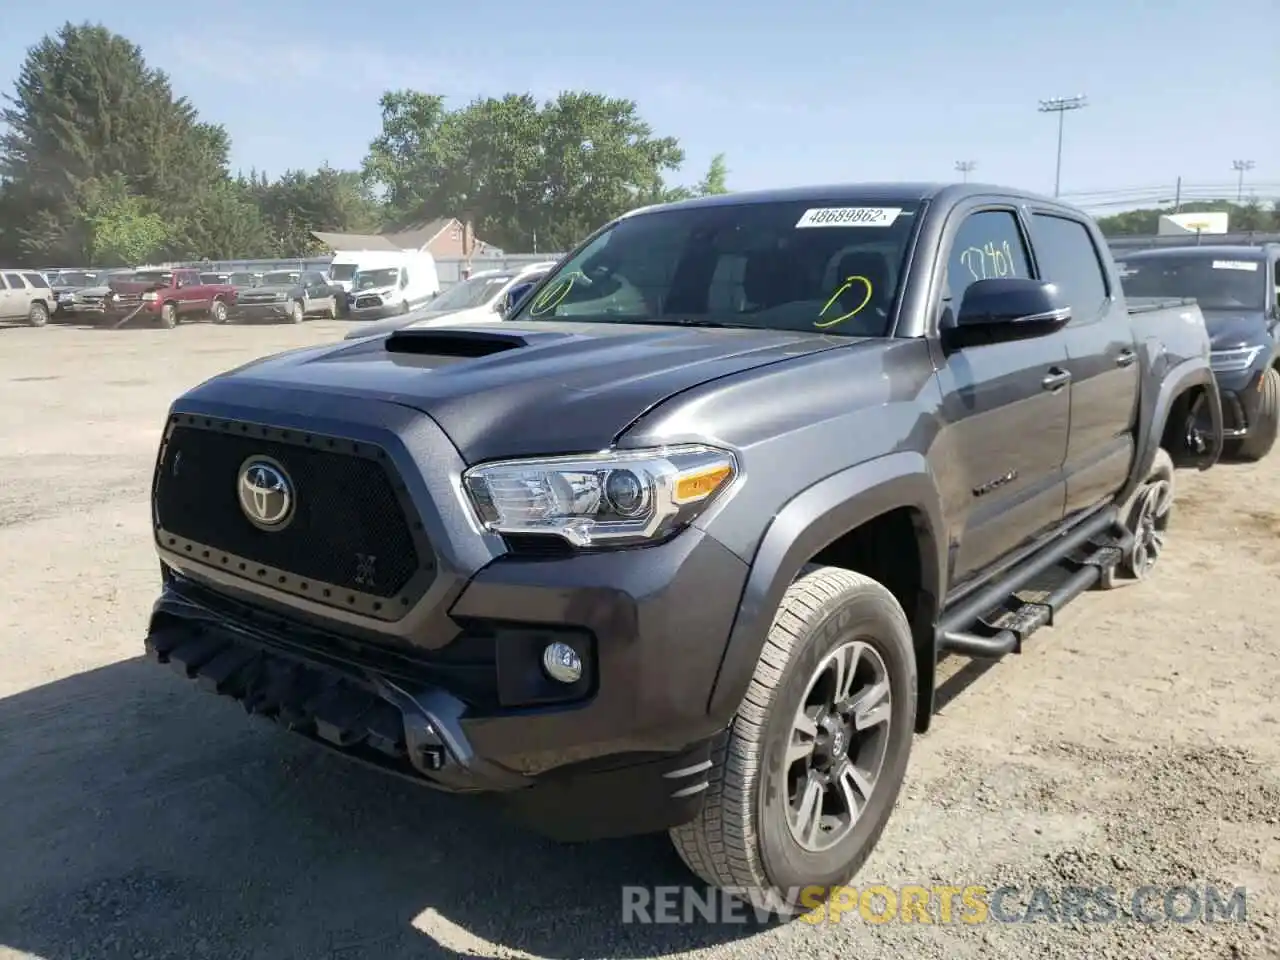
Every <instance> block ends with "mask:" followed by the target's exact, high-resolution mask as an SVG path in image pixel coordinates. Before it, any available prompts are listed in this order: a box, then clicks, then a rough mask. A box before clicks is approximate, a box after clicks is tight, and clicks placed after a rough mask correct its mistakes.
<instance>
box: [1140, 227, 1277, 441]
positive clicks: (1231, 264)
mask: <svg viewBox="0 0 1280 960" xmlns="http://www.w3.org/2000/svg"><path fill="white" fill-rule="evenodd" d="M1119 266H1120V268H1121V276H1122V277H1123V278H1124V281H1123V282H1124V288H1125V292H1126V293H1127V294H1129V295H1130V296H1147V297H1192V298H1194V299H1195V301H1196V303H1198V304H1199V305H1200V311H1201V312H1202V313H1203V314H1204V318H1205V323H1206V324H1208V327H1209V338H1210V340H1211V341H1212V343H1213V370H1214V374H1215V375H1216V376H1217V378H1218V387H1219V389H1220V390H1221V393H1222V409H1223V416H1224V419H1225V421H1226V437H1227V445H1226V453H1227V455H1228V456H1230V457H1233V458H1237V459H1241V460H1261V459H1262V458H1263V457H1265V456H1266V455H1267V454H1268V453H1270V452H1271V449H1272V448H1273V447H1274V446H1275V443H1276V436H1277V434H1278V433H1280V349H1278V347H1280V244H1275V243H1271V244H1265V245H1261V246H1244V245H1241V246H1217V245H1209V244H1206V245H1204V246H1185V247H1160V248H1157V249H1154V250H1144V251H1142V252H1137V253H1126V254H1124V257H1123V262H1122V263H1121V264H1119Z"/></svg>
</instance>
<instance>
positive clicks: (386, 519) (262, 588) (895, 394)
mask: <svg viewBox="0 0 1280 960" xmlns="http://www.w3.org/2000/svg"><path fill="white" fill-rule="evenodd" d="M1222 442H1223V441H1222V409H1221V404H1220V401H1219V396H1218V392H1217V387H1216V385H1215V381H1214V376H1213V371H1212V369H1211V368H1210V364H1209V339H1208V336H1207V333H1206V330H1205V326H1204V322H1203V319H1202V317H1201V316H1200V313H1199V311H1198V309H1197V307H1196V305H1195V304H1194V302H1190V301H1180V300H1174V301H1169V302H1167V303H1158V302H1143V303H1141V304H1136V305H1135V304H1127V303H1126V301H1125V297H1124V294H1123V291H1122V289H1121V286H1120V280H1119V278H1118V276H1117V273H1116V269H1115V266H1114V263H1113V262H1112V260H1111V257H1110V255H1109V253H1108V250H1107V246H1106V244H1105V243H1104V242H1103V240H1102V238H1101V237H1100V235H1099V234H1098V232H1097V229H1096V227H1095V225H1094V223H1093V222H1092V221H1091V220H1090V219H1089V218H1088V217H1087V216H1085V215H1084V214H1082V213H1080V212H1078V211H1077V210H1075V209H1073V208H1071V207H1068V206H1064V205H1062V204H1060V203H1058V202H1056V201H1053V200H1049V199H1046V198H1043V197H1039V196H1033V195H1029V194H1024V193H1018V192H1015V191H1010V190H1007V189H1003V188H999V187H988V186H978V185H946V186H931V185H915V184H881V185H860V186H835V187H825V188H809V189H795V190H786V191H776V192H761V193H739V194H731V195H728V196H722V197H714V198H703V199H698V200H692V201H687V202H682V203H677V204H673V205H667V206H660V207H653V208H646V209H643V210H638V211H635V212H633V213H631V214H628V215H626V216H624V217H621V218H620V219H618V220H616V221H614V222H611V223H609V224H607V225H606V226H604V227H602V228H601V229H600V230H599V231H597V232H596V233H595V234H593V235H592V236H591V237H589V238H588V239H587V240H586V241H585V242H584V243H583V244H582V245H581V246H580V247H579V248H578V249H577V250H575V251H574V252H573V253H571V254H570V255H568V256H567V257H566V258H565V259H564V260H562V261H561V263H560V264H559V265H558V266H557V268H556V269H554V270H553V271H551V273H550V274H549V275H548V276H547V277H546V278H544V279H543V280H542V281H541V283H540V284H539V285H538V286H537V287H536V288H534V289H533V290H532V291H530V292H529V294H528V295H527V296H525V297H524V299H523V300H522V301H521V303H520V304H519V305H518V306H517V307H516V308H515V309H514V311H513V312H512V313H511V314H510V315H509V316H508V318H507V320H506V321H505V322H503V323H500V324H495V325H489V326H476V327H466V326H455V327H446V328H434V329H406V330H400V331H396V332H394V333H392V334H390V335H389V336H383V337H372V338H369V339H365V340H357V341H344V342H339V343H336V344H329V345H325V346H319V347H308V348H303V349H299V350H293V351H290V352H288V353H284V354H281V355H278V356H275V357H270V358H265V359H262V360H259V361H256V362H253V363H250V364H248V365H246V366H242V367H240V368H238V369H236V370H233V371H230V372H228V373H226V374H224V375H222V376H220V377H215V378H214V379H212V380H210V381H208V382H206V383H204V384H202V385H200V386H198V387H196V388H195V389H193V390H191V391H190V392H188V393H187V394H185V395H183V396H182V397H181V398H179V399H178V400H177V401H176V402H175V403H174V404H173V407H172V409H171V411H170V415H169V419H168V423H167V426H166V429H165V433H164V439H163V442H162V446H161V448H160V451H159V454H158V458H157V461H156V469H155V477H154V487H153V504H154V536H155V543H156V546H157V548H158V550H159V554H160V559H161V569H162V576H163V589H162V593H161V595H160V597H159V599H158V600H157V602H156V604H155V607H154V610H153V613H152V616H151V620H150V625H149V635H148V638H147V648H148V650H149V652H150V654H151V656H152V657H153V658H154V659H156V660H158V661H159V662H161V663H167V664H169V665H171V666H172V667H174V668H175V669H177V670H178V671H179V673H180V674H181V675H182V676H184V677H187V678H190V679H192V680H195V681H197V682H198V684H199V685H201V686H203V687H204V688H206V689H208V690H211V691H215V692H217V693H219V694H221V695H223V696H225V697H228V698H231V699H234V700H236V701H239V702H240V703H241V704H242V705H243V707H244V708H246V709H247V710H248V711H250V712H252V713H255V714H260V715H262V716H265V717H268V718H271V719H274V720H276V721H278V722H280V723H281V724H283V725H284V726H286V727H288V728H290V729H292V730H294V731H296V732H298V733H300V734H303V735H305V736H307V737H309V738H311V739H312V740H314V741H315V742H317V743H319V744H323V745H327V746H329V747H332V748H334V749H335V750H337V751H339V752H341V753H344V754H346V755H348V756H350V757H354V758H358V759H361V760H364V761H367V762H369V763H372V764H374V765H376V766H378V767H381V768H383V769H385V770H388V771H392V772H395V773H400V774H403V775H406V776H409V777H411V778H413V779H416V780H417V781H419V782H421V783H423V784H425V785H430V786H434V787H437V788H439V789H443V790H447V791H456V792H490V793H496V794H500V795H501V798H502V799H503V800H505V801H506V802H507V803H508V804H509V809H511V810H512V811H514V812H515V813H517V814H518V815H520V816H521V817H523V818H524V819H525V821H526V822H528V823H529V824H531V825H532V826H534V827H535V828H536V829H539V830H541V831H542V832H544V833H545V834H547V835H549V836H552V837H555V838H559V839H564V840H580V839H589V838H596V837H608V836H619V835H626V834H637V833H647V832H657V831H670V835H671V837H672V838H673V840H674V842H675V845H676V847H677V848H678V850H679V852H680V854H681V855H682V856H683V858H684V860H685V862H686V863H687V864H688V865H689V867H690V868H691V869H692V870H693V871H694V872H696V873H697V874H698V875H699V876H700V877H701V878H703V879H704V880H705V881H707V882H708V883H711V884H715V885H718V886H720V887H723V888H727V889H731V890H734V891H739V892H741V891H760V892H762V893H763V894H764V895H768V896H771V897H772V898H773V902H775V903H779V904H783V906H782V907H781V912H783V913H784V914H785V913H790V912H793V911H795V910H800V909H802V907H801V906H800V905H799V901H800V900H803V901H804V903H803V907H804V908H810V907H813V906H816V905H817V903H815V902H814V894H813V890H814V888H819V889H820V890H830V889H832V888H833V887H835V886H836V885H839V884H842V883H845V882H847V881H848V880H849V879H850V878H851V877H852V876H853V875H854V874H855V873H856V872H857V870H858V869H859V868H860V866H861V864H862V863H863V861H864V860H865V858H866V857H867V855H868V854H869V853H870V851H871V850H872V848H873V847H874V845H875V843H876V841H877V839H878V837H879V836H880V834H881V831H882V830H883V829H884V827H885V824H886V822H887V821H888V819H889V816H890V812H891V811H892V809H893V807H894V805H895V802H896V800H897V797H898V793H899V790H900V787H901V784H902V781H903V777H904V774H905V771H906V768H907V760H908V755H909V753H910V750H911V745H912V740H913V737H914V734H916V733H921V732H924V731H925V730H927V728H928V727H929V724H930V719H931V717H932V715H933V713H934V709H935V670H936V665H937V663H938V662H939V659H940V658H941V657H943V656H944V655H947V654H958V655H962V656H966V657H977V658H986V659H998V658H1000V657H1003V656H1004V655H1006V654H1009V653H1016V652H1018V651H1019V650H1020V649H1021V644H1022V643H1023V641H1024V640H1025V639H1026V638H1027V637H1028V636H1029V635H1030V634H1032V633H1033V632H1034V631H1035V630H1036V629H1037V628H1039V627H1041V626H1044V625H1046V624H1048V623H1049V622H1051V621H1052V620H1054V619H1055V618H1056V616H1057V614H1058V612H1059V611H1060V610H1061V608H1062V607H1064V606H1065V605H1066V604H1068V603H1069V602H1070V601H1071V600H1073V599H1074V598H1076V597H1077V596H1079V595H1080V594H1081V593H1082V592H1084V591H1085V590H1087V589H1089V588H1091V587H1093V586H1095V585H1096V586H1099V587H1102V588H1107V587H1111V586H1113V585H1115V584H1116V583H1117V582H1119V581H1121V580H1125V579H1128V580H1134V579H1141V578H1144V577H1146V576H1147V575H1148V574H1149V573H1150V571H1151V570H1152V568H1153V566H1154V565H1155V564H1156V562H1157V560H1158V559H1159V557H1160V555H1161V550H1162V548H1163V546H1164V544H1165V538H1166V537H1167V535H1168V533H1169V528H1168V524H1169V519H1170V515H1171V510H1172V507H1173V483H1174V475H1175V468H1176V467H1191V468H1199V469H1206V468H1208V467H1210V466H1212V465H1213V464H1214V463H1215V462H1216V461H1217V459H1218V457H1219V455H1220V453H1221V449H1222ZM1096 640H1097V642H1098V643H1100V644H1101V643H1105V642H1106V640H1105V638H1104V637H1098V638H1096ZM198 742H199V735H198V733H197V732H195V731H192V749H198V746H197V745H198ZM801 891H806V892H805V893H804V894H803V896H802V895H801Z"/></svg>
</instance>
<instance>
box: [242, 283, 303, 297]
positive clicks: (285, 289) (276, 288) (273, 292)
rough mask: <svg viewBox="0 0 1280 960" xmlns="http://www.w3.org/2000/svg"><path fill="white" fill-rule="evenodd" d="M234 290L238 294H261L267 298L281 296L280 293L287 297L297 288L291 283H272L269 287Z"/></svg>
mask: <svg viewBox="0 0 1280 960" xmlns="http://www.w3.org/2000/svg"><path fill="white" fill-rule="evenodd" d="M236 289H237V290H238V291H239V292H240V293H246V294H255V295H256V294H259V293H261V294H265V295H267V296H271V297H274V296H277V295H279V294H282V293H283V294H286V295H287V294H290V293H292V292H293V291H294V290H297V289H298V288H297V286H296V285H295V284H292V283H289V284H284V283H272V284H269V285H268V284H262V285H260V286H257V287H237V288H236Z"/></svg>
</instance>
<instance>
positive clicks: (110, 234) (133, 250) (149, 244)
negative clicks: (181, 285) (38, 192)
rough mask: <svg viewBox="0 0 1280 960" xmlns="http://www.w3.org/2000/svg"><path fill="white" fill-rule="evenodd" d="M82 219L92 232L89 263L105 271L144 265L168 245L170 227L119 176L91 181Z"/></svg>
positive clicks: (86, 191)
mask: <svg viewBox="0 0 1280 960" xmlns="http://www.w3.org/2000/svg"><path fill="white" fill-rule="evenodd" d="M81 193H82V194H83V199H82V201H81V207H80V215H81V217H82V218H83V222H84V223H85V224H86V225H87V227H88V231H89V237H90V240H89V249H88V256H87V257H86V258H85V259H86V260H87V261H88V262H89V263H93V264H97V265H99V266H104V267H114V266H131V265H133V264H138V263H145V262H147V261H148V260H151V259H152V258H153V257H155V256H156V255H157V254H158V253H160V252H161V251H163V250H164V249H165V248H166V247H167V246H168V243H169V226H168V224H166V223H165V221H164V219H163V218H162V217H161V216H160V215H159V214H158V213H156V212H155V211H154V210H152V209H150V207H149V205H148V204H147V202H146V201H145V200H143V199H142V198H140V197H137V196H134V195H133V194H131V193H130V192H129V188H128V185H127V184H126V183H125V182H124V178H123V177H120V176H115V177H111V178H109V179H107V180H105V181H89V182H88V183H87V184H85V185H84V187H83V188H82V191H81Z"/></svg>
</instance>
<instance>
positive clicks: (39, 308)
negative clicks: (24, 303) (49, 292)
mask: <svg viewBox="0 0 1280 960" xmlns="http://www.w3.org/2000/svg"><path fill="white" fill-rule="evenodd" d="M48 322H49V308H48V307H46V306H45V305H44V304H43V303H40V302H39V301H37V302H36V303H33V304H32V305H31V309H30V310H28V311H27V323H28V324H29V325H31V326H33V327H43V326H44V325H45V324H46V323H48Z"/></svg>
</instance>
